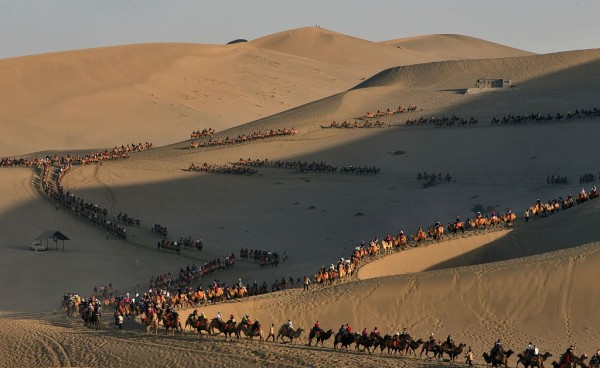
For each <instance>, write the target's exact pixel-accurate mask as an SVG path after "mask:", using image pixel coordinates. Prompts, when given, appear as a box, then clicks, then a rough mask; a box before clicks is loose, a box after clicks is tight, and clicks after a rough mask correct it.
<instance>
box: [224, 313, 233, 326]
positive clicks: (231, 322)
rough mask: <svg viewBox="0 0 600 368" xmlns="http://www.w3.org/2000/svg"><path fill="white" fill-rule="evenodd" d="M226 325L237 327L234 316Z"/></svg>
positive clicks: (230, 317) (231, 316) (230, 316)
mask: <svg viewBox="0 0 600 368" xmlns="http://www.w3.org/2000/svg"><path fill="white" fill-rule="evenodd" d="M225 324H226V325H231V326H233V325H235V318H234V317H233V314H230V315H229V320H228V321H227V322H225Z"/></svg>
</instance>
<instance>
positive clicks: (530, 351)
mask: <svg viewBox="0 0 600 368" xmlns="http://www.w3.org/2000/svg"><path fill="white" fill-rule="evenodd" d="M533 350H534V348H533V343H532V342H531V341H530V342H529V344H527V348H525V354H528V355H529V356H532V355H533Z"/></svg>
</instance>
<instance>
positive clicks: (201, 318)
mask: <svg viewBox="0 0 600 368" xmlns="http://www.w3.org/2000/svg"><path fill="white" fill-rule="evenodd" d="M198 319H199V320H205V319H206V316H205V315H204V312H202V313H200V317H198Z"/></svg>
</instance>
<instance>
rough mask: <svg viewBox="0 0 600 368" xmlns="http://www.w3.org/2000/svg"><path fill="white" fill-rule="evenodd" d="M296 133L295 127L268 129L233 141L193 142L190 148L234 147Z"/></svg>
mask: <svg viewBox="0 0 600 368" xmlns="http://www.w3.org/2000/svg"><path fill="white" fill-rule="evenodd" d="M296 133H298V130H296V129H295V128H294V127H291V128H289V129H288V128H283V129H277V130H275V129H268V130H267V131H265V132H264V133H263V132H262V131H260V130H259V131H258V132H256V131H254V132H252V133H249V134H241V135H238V136H237V138H234V139H231V138H229V136H227V137H225V138H219V139H217V140H213V139H212V136H210V138H209V140H208V141H206V142H205V141H200V142H196V141H194V140H192V142H191V143H190V146H189V148H190V149H194V148H203V147H216V146H227V145H232V144H238V143H245V142H250V141H256V140H260V139H266V138H275V137H280V136H286V135H294V134H296Z"/></svg>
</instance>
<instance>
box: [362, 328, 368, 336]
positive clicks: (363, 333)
mask: <svg viewBox="0 0 600 368" xmlns="http://www.w3.org/2000/svg"><path fill="white" fill-rule="evenodd" d="M368 336H369V333H368V332H367V328H366V327H365V328H364V329H363V331H362V337H363V338H365V339H366V338H367V337H368Z"/></svg>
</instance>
